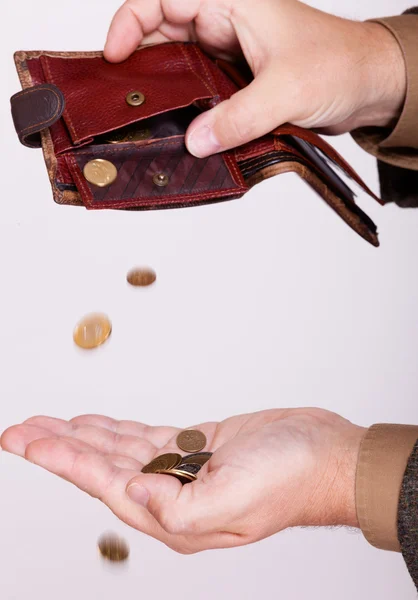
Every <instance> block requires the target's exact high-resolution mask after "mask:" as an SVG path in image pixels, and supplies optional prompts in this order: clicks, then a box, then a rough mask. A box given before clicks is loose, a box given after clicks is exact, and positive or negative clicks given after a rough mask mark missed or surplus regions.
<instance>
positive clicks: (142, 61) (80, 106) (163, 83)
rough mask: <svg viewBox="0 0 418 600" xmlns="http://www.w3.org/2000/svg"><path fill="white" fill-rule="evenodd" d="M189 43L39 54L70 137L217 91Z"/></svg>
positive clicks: (82, 137)
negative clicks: (118, 57)
mask: <svg viewBox="0 0 418 600" xmlns="http://www.w3.org/2000/svg"><path fill="white" fill-rule="evenodd" d="M190 50H191V46H188V45H187V44H177V43H173V44H162V45H159V46H146V47H144V48H142V49H139V50H137V51H136V52H134V53H133V54H132V55H131V56H130V57H129V58H128V59H127V60H126V61H124V62H123V63H120V64H113V63H110V62H108V61H106V60H105V59H104V58H103V56H97V57H91V56H88V57H83V56H79V57H68V56H67V57H59V56H51V55H48V54H45V55H42V56H41V57H40V62H41V65H42V68H43V72H44V75H45V78H46V80H47V81H48V83H50V84H53V85H56V86H57V87H58V88H59V89H60V90H61V91H62V93H63V95H64V97H65V110H64V113H63V117H64V121H65V124H66V126H67V129H68V131H69V134H70V136H71V140H72V143H73V144H74V145H79V144H82V143H85V142H88V141H90V140H91V139H92V138H95V137H96V136H99V135H102V134H105V133H107V132H110V131H113V130H115V129H119V128H122V127H124V126H127V125H130V124H133V123H135V122H138V121H140V120H142V119H147V118H149V117H152V116H155V115H158V114H161V113H164V112H168V111H171V110H176V109H180V108H183V107H186V106H189V105H191V104H193V103H194V102H196V101H199V100H205V99H209V98H213V97H214V96H216V91H215V90H214V89H213V88H212V86H211V85H210V81H208V80H205V79H204V78H203V77H202V75H201V74H200V73H199V71H198V69H197V68H196V66H195V65H194V64H193V61H192V59H194V60H196V59H195V57H194V54H192V53H191V51H190Z"/></svg>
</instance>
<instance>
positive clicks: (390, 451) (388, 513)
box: [356, 424, 418, 552]
mask: <svg viewBox="0 0 418 600" xmlns="http://www.w3.org/2000/svg"><path fill="white" fill-rule="evenodd" d="M417 440H418V426H413V425H384V424H382V425H373V427H371V428H370V429H369V430H368V431H367V433H366V435H365V437H364V439H363V441H362V444H361V447H360V453H359V459H358V463H357V475H356V508H357V517H358V521H359V524H360V527H361V530H362V531H363V534H364V536H365V537H366V539H367V540H368V541H369V542H370V543H371V544H372V545H373V546H376V547H377V548H381V549H382V550H392V551H395V552H400V550H401V548H400V543H399V539H398V504H399V497H400V492H401V487H402V480H403V477H404V473H405V470H406V467H407V464H408V459H409V457H410V455H411V453H412V451H413V448H414V445H415V444H416V441H417Z"/></svg>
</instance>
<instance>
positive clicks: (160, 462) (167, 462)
mask: <svg viewBox="0 0 418 600" xmlns="http://www.w3.org/2000/svg"><path fill="white" fill-rule="evenodd" d="M180 463H181V456H180V454H174V453H169V454H161V456H157V458H154V460H152V461H151V462H150V463H149V464H148V465H145V467H143V469H142V472H143V473H158V472H159V471H164V470H170V469H175V468H176V467H177V466H178V465H179V464H180Z"/></svg>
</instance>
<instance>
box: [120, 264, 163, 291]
mask: <svg viewBox="0 0 418 600" xmlns="http://www.w3.org/2000/svg"><path fill="white" fill-rule="evenodd" d="M156 279H157V274H156V273H155V271H153V270H152V269H149V268H135V269H131V270H130V271H129V273H128V274H127V276H126V280H127V282H128V283H129V284H130V285H133V286H135V287H146V286H148V285H152V284H153V283H154V282H155V280H156Z"/></svg>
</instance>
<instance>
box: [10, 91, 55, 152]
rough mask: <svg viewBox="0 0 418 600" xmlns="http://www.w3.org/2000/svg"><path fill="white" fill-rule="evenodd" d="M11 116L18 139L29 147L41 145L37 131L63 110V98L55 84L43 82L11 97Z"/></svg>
mask: <svg viewBox="0 0 418 600" xmlns="http://www.w3.org/2000/svg"><path fill="white" fill-rule="evenodd" d="M11 106H12V117H13V122H14V125H15V129H16V132H17V134H18V136H19V139H20V141H21V142H22V144H24V145H25V146H29V147H30V148H39V147H40V146H41V136H40V135H39V132H40V131H42V130H43V129H45V128H47V127H50V126H51V125H53V124H54V123H56V121H58V119H60V118H61V115H62V113H63V111H64V107H65V100H64V95H63V94H62V92H61V90H60V89H59V88H57V87H56V86H55V85H51V84H48V83H43V84H41V85H36V86H34V87H31V88H29V89H26V90H23V91H22V92H18V93H17V94H15V95H14V96H12V98H11Z"/></svg>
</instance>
